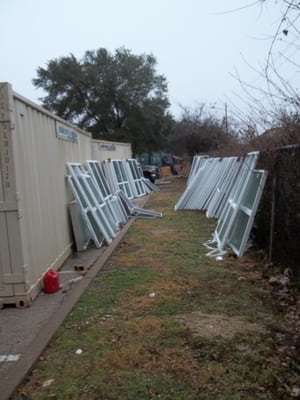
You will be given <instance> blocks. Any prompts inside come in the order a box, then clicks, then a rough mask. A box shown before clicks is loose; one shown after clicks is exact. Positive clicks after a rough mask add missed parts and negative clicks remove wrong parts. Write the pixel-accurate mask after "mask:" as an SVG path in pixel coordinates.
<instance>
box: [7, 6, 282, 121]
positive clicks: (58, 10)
mask: <svg viewBox="0 0 300 400" xmlns="http://www.w3.org/2000/svg"><path fill="white" fill-rule="evenodd" d="M251 2H252V0H215V1H208V0H205V1H204V0H151V1H150V0H148V1H147V0H105V1H104V0H51V1H45V0H0V4H1V24H0V37H1V63H0V81H2V82H4V81H8V82H10V83H11V84H12V85H13V89H14V90H15V91H16V92H18V93H19V94H21V95H23V96H24V97H27V98H29V99H30V100H32V101H34V102H37V103H39V102H38V98H39V97H41V96H43V95H44V93H43V92H41V91H38V90H36V89H35V88H34V86H33V85H32V79H33V78H35V77H36V69H37V67H39V66H41V67H46V64H47V61H49V60H51V59H53V58H59V57H61V56H65V55H68V54H70V53H73V54H74V55H75V56H76V57H77V58H81V57H82V56H83V55H84V53H85V51H86V50H95V49H97V48H100V47H104V48H106V49H108V50H110V51H112V52H114V50H115V49H116V48H119V47H122V46H123V47H125V48H127V49H130V50H131V51H132V52H133V53H134V54H141V53H152V54H153V55H154V56H155V57H156V59H157V62H158V64H157V71H158V72H159V73H161V74H163V75H165V76H166V78H167V81H168V87H169V98H170V101H171V112H172V113H173V114H174V115H175V116H179V115H180V112H181V111H180V110H181V109H180V106H179V105H180V104H181V105H183V106H185V107H192V108H194V107H196V106H197V104H200V103H202V102H205V103H209V104H212V103H215V102H216V104H217V107H219V108H221V109H223V108H224V104H225V102H228V112H229V113H230V110H231V109H232V110H233V108H234V107H233V104H231V101H232V102H233V103H235V104H236V105H237V107H244V105H242V104H243V101H242V100H241V99H238V97H236V96H235V95H234V94H233V93H238V94H239V95H240V96H241V97H243V96H244V94H243V91H242V89H241V87H240V84H239V83H238V82H237V80H235V79H234V78H233V77H232V76H231V75H232V74H235V71H238V73H239V74H240V76H241V77H242V78H243V80H245V81H247V82H249V83H251V84H254V85H260V84H261V80H262V78H259V77H258V76H257V74H256V73H255V72H254V71H253V69H252V68H251V67H249V65H247V63H249V64H250V65H252V66H254V67H255V68H259V66H262V65H264V62H265V60H266V57H267V53H268V49H269V46H270V43H271V40H270V38H269V39H268V40H267V35H268V34H271V33H273V32H274V31H275V30H276V28H277V25H278V21H279V14H278V7H277V8H276V7H275V6H274V7H272V8H271V7H269V8H263V9H262V11H261V12H260V6H258V5H257V6H255V7H250V8H245V9H242V10H240V11H235V12H228V11H230V10H235V9H239V8H242V7H243V6H246V5H248V4H250V3H251ZM245 59H246V60H247V62H246V61H245ZM239 101H240V102H241V103H240V104H239Z"/></svg>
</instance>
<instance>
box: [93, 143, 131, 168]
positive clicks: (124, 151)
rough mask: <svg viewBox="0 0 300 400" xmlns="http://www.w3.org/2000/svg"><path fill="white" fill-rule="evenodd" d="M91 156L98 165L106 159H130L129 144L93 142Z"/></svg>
mask: <svg viewBox="0 0 300 400" xmlns="http://www.w3.org/2000/svg"><path fill="white" fill-rule="evenodd" d="M92 156H93V160H97V161H99V162H100V163H101V162H102V161H105V160H108V159H111V160H124V159H125V160H126V159H129V158H132V148H131V143H124V142H111V141H108V140H93V141H92Z"/></svg>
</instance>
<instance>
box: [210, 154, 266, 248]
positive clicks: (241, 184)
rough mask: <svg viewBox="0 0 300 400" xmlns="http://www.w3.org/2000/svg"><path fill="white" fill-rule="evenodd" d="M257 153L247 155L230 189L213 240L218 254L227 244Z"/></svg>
mask: <svg viewBox="0 0 300 400" xmlns="http://www.w3.org/2000/svg"><path fill="white" fill-rule="evenodd" d="M258 154H259V153H258V152H252V153H249V154H248V155H247V156H246V157H245V158H244V160H243V163H242V165H241V168H240V170H239V174H238V176H237V177H236V180H235V183H234V186H233V187H232V190H231V193H230V195H229V198H228V201H227V203H226V206H225V207H224V210H223V212H222V214H221V216H220V219H219V221H218V224H217V227H216V230H215V233H214V238H215V240H216V242H217V247H218V250H219V251H220V252H224V248H225V246H226V244H227V242H228V237H229V234H230V232H231V230H232V227H233V224H234V223H235V219H236V215H237V212H238V208H239V205H240V203H241V201H242V199H243V196H244V192H245V190H246V188H247V185H248V182H249V180H250V178H251V172H252V171H253V169H254V167H255V165H256V161H257V158H258Z"/></svg>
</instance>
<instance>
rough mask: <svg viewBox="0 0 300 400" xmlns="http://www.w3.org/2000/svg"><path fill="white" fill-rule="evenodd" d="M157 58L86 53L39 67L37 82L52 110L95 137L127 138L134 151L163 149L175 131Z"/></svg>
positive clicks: (126, 53)
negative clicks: (167, 139) (170, 133)
mask: <svg viewBox="0 0 300 400" xmlns="http://www.w3.org/2000/svg"><path fill="white" fill-rule="evenodd" d="M156 64H157V62H156V59H155V57H154V56H153V55H151V54H150V55H149V54H141V55H134V54H132V53H131V51H130V50H128V49H125V48H119V49H117V50H115V53H114V54H112V53H110V52H109V51H108V50H106V49H104V48H99V49H98V50H94V51H86V52H85V54H84V56H83V58H82V59H81V60H78V59H77V58H76V57H75V56H74V55H73V54H70V55H68V56H64V57H60V58H58V59H53V60H50V61H49V62H48V63H47V67H46V68H42V67H38V68H37V78H35V79H33V84H34V86H35V87H37V88H42V89H43V90H44V91H45V92H47V95H46V96H45V97H43V98H41V99H40V100H41V102H42V105H43V106H44V107H45V108H47V109H48V110H49V111H51V112H53V113H55V114H56V115H58V116H60V117H61V118H64V119H66V120H68V121H70V122H72V123H74V124H76V125H78V126H79V127H80V128H82V129H86V130H88V131H90V132H91V133H92V134H93V137H94V138H95V139H97V138H98V139H100V138H101V139H107V140H123V141H124V140H126V141H129V142H131V144H132V147H133V151H134V152H135V153H136V152H141V151H152V150H155V149H159V148H160V147H161V146H162V145H163V142H164V141H165V139H166V137H167V135H168V134H169V132H170V129H171V126H172V122H173V117H172V115H171V114H170V113H169V112H168V108H169V105H170V104H169V100H168V97H167V93H168V87H167V81H166V78H165V77H164V76H163V75H160V74H158V73H157V72H156Z"/></svg>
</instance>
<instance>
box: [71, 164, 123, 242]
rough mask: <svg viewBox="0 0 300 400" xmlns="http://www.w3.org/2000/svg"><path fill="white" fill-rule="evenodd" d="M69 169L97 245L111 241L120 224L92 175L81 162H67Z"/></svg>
mask: <svg viewBox="0 0 300 400" xmlns="http://www.w3.org/2000/svg"><path fill="white" fill-rule="evenodd" d="M67 170H68V175H67V179H68V182H69V184H70V187H71V189H72V192H73V195H74V197H75V199H76V200H77V201H78V203H79V204H80V207H81V211H82V217H83V219H84V221H85V222H86V224H87V227H88V230H89V231H90V233H91V236H92V239H93V241H94V243H95V245H96V246H97V247H101V245H102V244H103V242H104V241H105V242H106V243H107V244H109V243H111V242H112V240H113V238H114V237H115V236H116V234H117V232H118V230H119V226H118V225H117V223H116V220H115V219H114V217H113V215H112V214H111V211H110V209H109V207H108V206H107V204H106V203H105V201H104V199H103V197H102V195H101V192H100V191H99V190H98V188H97V186H96V184H95V182H94V180H93V179H92V177H91V175H89V174H88V173H87V172H86V171H85V170H84V168H83V167H82V165H81V164H79V163H67Z"/></svg>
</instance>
